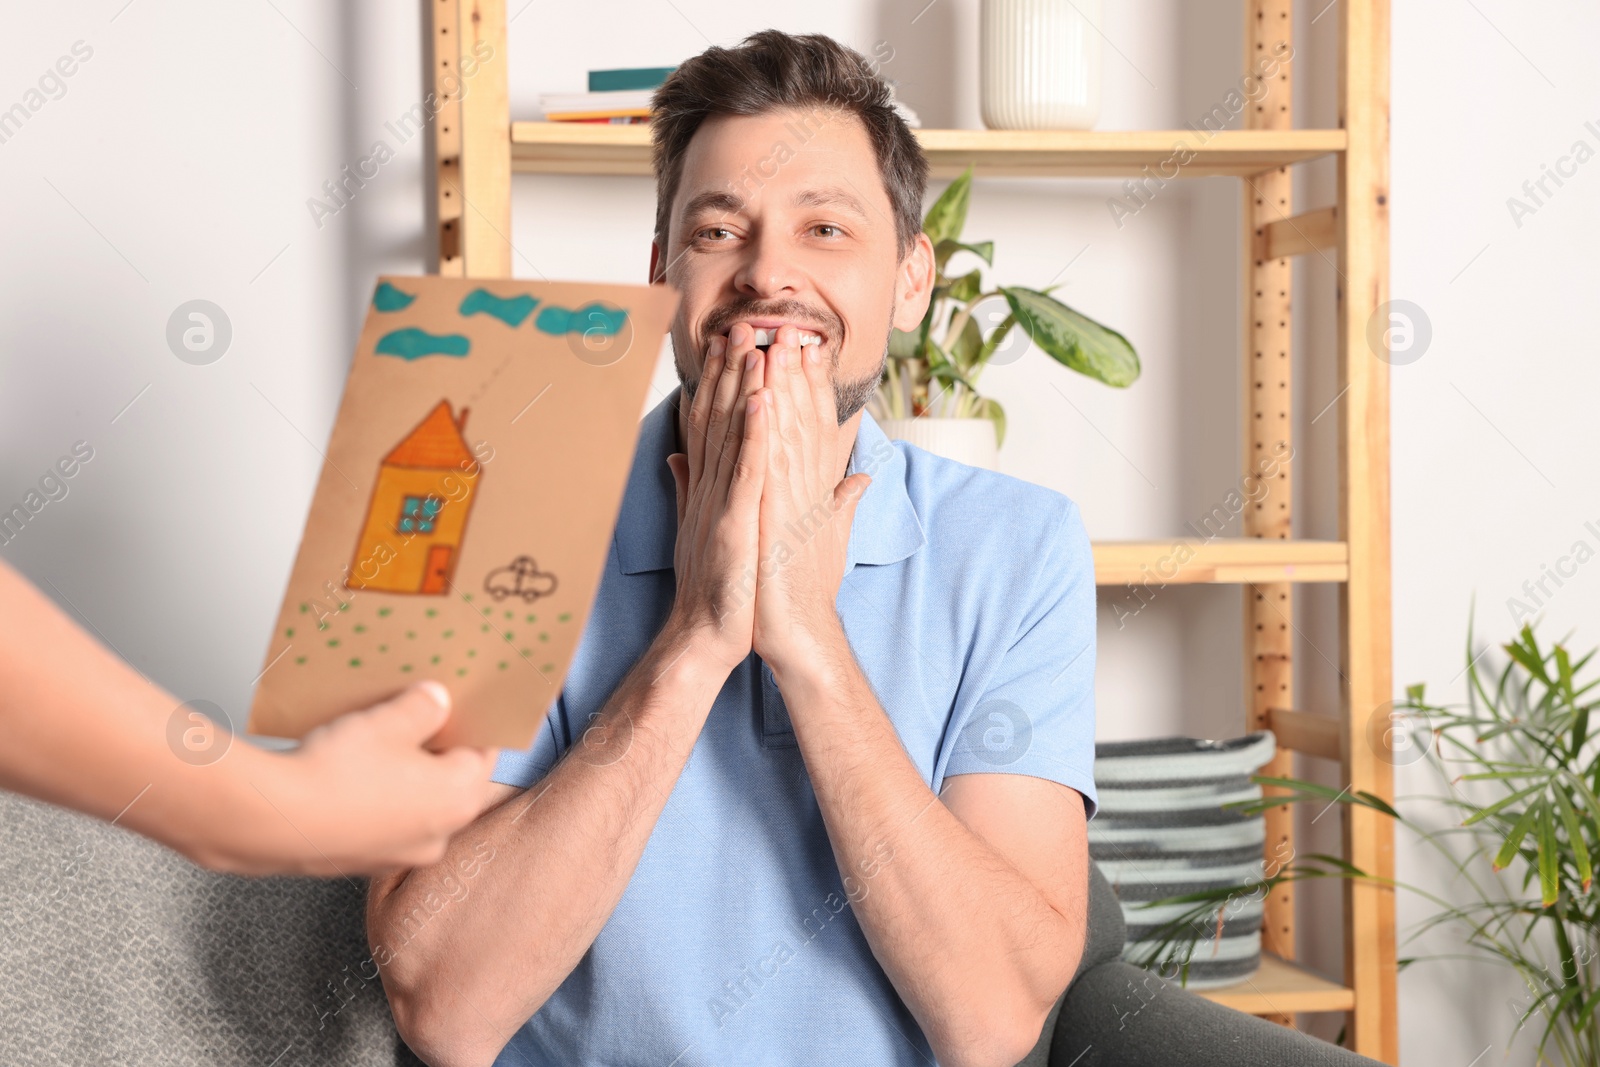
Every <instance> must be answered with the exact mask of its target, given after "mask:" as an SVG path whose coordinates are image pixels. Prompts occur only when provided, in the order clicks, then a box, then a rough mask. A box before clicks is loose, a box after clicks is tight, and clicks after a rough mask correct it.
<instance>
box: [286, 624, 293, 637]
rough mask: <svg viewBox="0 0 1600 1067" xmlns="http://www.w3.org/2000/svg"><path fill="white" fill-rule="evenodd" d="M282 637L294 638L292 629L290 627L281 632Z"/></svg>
mask: <svg viewBox="0 0 1600 1067" xmlns="http://www.w3.org/2000/svg"><path fill="white" fill-rule="evenodd" d="M283 636H285V637H293V636H294V627H293V626H291V627H289V628H288V629H287V630H285V631H283Z"/></svg>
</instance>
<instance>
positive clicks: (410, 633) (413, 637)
mask: <svg viewBox="0 0 1600 1067" xmlns="http://www.w3.org/2000/svg"><path fill="white" fill-rule="evenodd" d="M406 638H407V640H411V641H415V640H416V639H417V631H415V630H407V631H406Z"/></svg>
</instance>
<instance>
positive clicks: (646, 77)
mask: <svg viewBox="0 0 1600 1067" xmlns="http://www.w3.org/2000/svg"><path fill="white" fill-rule="evenodd" d="M677 69H678V68H677V67H625V68H622V69H620V70H591V71H590V72H589V91H590V92H591V93H605V92H611V91H613V90H616V89H654V88H655V87H656V86H658V85H660V84H661V83H662V82H664V81H666V80H667V75H668V74H671V73H672V72H673V71H674V70H677Z"/></svg>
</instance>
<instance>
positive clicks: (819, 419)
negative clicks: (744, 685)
mask: <svg viewBox="0 0 1600 1067" xmlns="http://www.w3.org/2000/svg"><path fill="white" fill-rule="evenodd" d="M765 369H766V388H765V389H763V390H762V394H761V395H762V397H763V398H764V403H763V405H762V406H763V408H764V409H765V411H769V412H770V414H771V417H770V420H769V421H770V428H769V431H768V432H769V434H770V438H769V443H768V451H767V478H766V484H765V486H764V487H763V489H762V493H761V539H760V553H761V557H760V558H761V564H762V565H761V567H760V570H759V572H758V581H757V585H756V598H755V601H756V613H755V629H754V633H753V635H752V647H754V649H755V651H756V653H757V654H758V655H760V656H761V658H762V659H763V660H764V661H766V663H767V665H768V666H770V667H771V668H772V670H773V672H774V674H776V675H778V676H780V677H781V676H782V675H783V674H784V673H785V672H786V671H787V670H790V669H793V668H795V667H799V666H802V665H804V664H808V663H812V664H814V663H817V662H819V660H820V659H821V658H822V657H828V654H829V652H830V651H832V650H835V649H836V646H837V643H839V642H842V641H843V637H844V630H843V626H842V624H841V623H840V621H839V614H838V611H837V609H836V606H835V605H836V602H837V600H838V598H839V584H840V583H841V582H842V581H843V580H844V567H845V553H846V549H847V548H848V547H849V544H850V526H851V523H852V522H853V521H854V519H855V512H856V505H857V504H858V503H860V501H861V494H862V493H863V492H865V491H866V488H867V485H868V483H870V482H871V481H872V479H871V477H870V476H868V475H866V474H852V475H851V476H850V477H848V478H845V479H844V480H843V481H840V480H839V474H840V473H841V471H842V469H843V467H844V464H845V462H846V460H847V459H848V457H849V454H850V448H851V446H852V445H853V444H854V441H853V440H852V439H851V438H850V437H849V436H848V435H847V434H845V433H843V432H841V430H840V427H839V423H838V417H837V413H836V412H837V409H836V408H835V407H834V396H833V383H832V381H830V380H829V377H828V368H827V366H826V365H824V363H823V361H822V357H821V356H820V355H819V353H818V346H816V345H809V346H807V347H806V348H805V349H804V350H802V349H801V348H800V344H799V330H798V329H797V328H796V327H794V326H791V325H785V326H781V327H779V328H778V335H777V337H776V339H775V340H774V341H773V343H772V346H771V348H770V349H768V351H767V358H766V368H765ZM829 658H831V657H829Z"/></svg>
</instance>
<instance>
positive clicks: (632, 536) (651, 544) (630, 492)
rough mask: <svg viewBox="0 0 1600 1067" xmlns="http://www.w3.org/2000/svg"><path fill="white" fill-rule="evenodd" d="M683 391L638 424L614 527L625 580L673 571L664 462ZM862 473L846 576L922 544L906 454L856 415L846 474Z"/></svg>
mask: <svg viewBox="0 0 1600 1067" xmlns="http://www.w3.org/2000/svg"><path fill="white" fill-rule="evenodd" d="M682 392H683V387H682V386H681V385H680V386H679V387H678V388H676V389H674V390H673V391H672V393H671V395H669V396H668V397H667V398H666V399H665V400H663V401H661V403H659V404H657V405H656V406H655V407H654V408H651V409H650V413H649V414H647V415H646V416H645V417H644V420H643V421H642V422H641V423H640V424H639V440H638V444H637V446H636V447H635V449H634V456H633V468H632V470H631V471H629V473H628V484H627V487H626V488H625V489H624V490H623V494H622V515H621V518H620V520H619V521H618V522H617V529H616V546H617V561H618V563H619V565H620V566H621V568H622V573H623V574H641V573H644V572H646V571H659V570H671V569H672V565H673V564H672V557H673V549H674V547H675V544H676V542H677V536H678V497H677V491H676V489H675V488H674V487H673V483H672V470H671V469H670V468H669V467H668V466H667V456H669V455H671V454H672V452H673V451H674V450H675V449H676V446H677V434H678V430H677V417H678V398H679V396H680V395H681V394H682ZM862 471H864V472H866V473H867V474H870V475H871V476H872V482H871V484H870V485H868V486H867V491H866V492H865V493H864V494H863V495H862V497H861V503H860V504H858V505H857V506H856V515H855V521H854V523H853V524H852V525H851V528H850V545H849V548H848V549H847V551H846V555H845V573H846V574H849V573H850V570H851V568H852V567H854V566H855V565H856V564H858V563H861V564H869V565H883V564H888V563H898V562H900V561H901V560H903V559H905V558H906V557H907V556H909V555H911V554H912V553H913V552H915V551H916V550H917V549H919V548H921V547H922V546H923V545H924V544H926V543H927V538H926V537H925V536H924V534H923V530H922V523H921V522H920V521H919V520H918V518H917V511H916V508H915V507H914V506H913V505H912V503H911V497H910V496H909V495H908V494H907V492H906V457H905V453H904V452H903V451H901V450H900V449H899V448H896V447H895V446H894V444H892V443H891V442H890V441H889V438H888V437H887V436H886V435H885V434H884V432H883V429H882V428H881V427H880V426H879V425H878V423H877V420H875V419H874V418H873V417H872V413H871V412H870V411H866V410H863V411H862V412H861V423H860V425H859V427H858V428H857V430H856V444H855V450H854V451H853V452H852V453H851V455H850V464H849V467H848V468H847V473H849V474H855V473H858V472H862Z"/></svg>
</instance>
